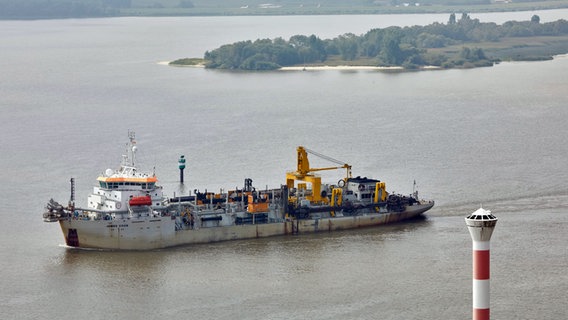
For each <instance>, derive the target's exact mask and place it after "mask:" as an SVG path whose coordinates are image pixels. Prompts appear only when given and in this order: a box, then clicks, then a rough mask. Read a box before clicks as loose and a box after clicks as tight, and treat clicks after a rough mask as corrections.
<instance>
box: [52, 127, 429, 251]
mask: <svg viewBox="0 0 568 320" xmlns="http://www.w3.org/2000/svg"><path fill="white" fill-rule="evenodd" d="M137 148H138V147H137V146H136V141H135V135H134V133H133V132H129V141H128V143H127V144H126V154H125V155H123V157H122V163H121V165H120V167H119V169H117V170H112V169H107V170H106V171H105V172H104V173H103V174H101V175H100V176H99V177H98V178H97V182H98V183H97V185H96V186H95V187H94V188H93V192H92V193H91V194H90V195H89V196H88V198H87V207H86V208H79V207H76V206H75V203H74V182H73V179H71V199H70V200H69V202H68V204H67V206H63V205H61V204H59V203H57V202H56V201H54V200H53V199H51V200H50V201H49V202H48V204H47V206H46V211H45V213H44V214H43V219H44V221H46V222H58V223H59V225H60V226H61V230H62V231H63V235H64V237H65V243H66V244H67V246H69V247H78V248H98V249H111V250H151V249H159V248H167V247H174V246H182V245H189V244H197V243H209V242H216V241H227V240H237V239H250V238H262V237H270V236H281V235H296V234H304V233H313V232H331V231H335V230H345V229H355V228H362V227H371V226H377V225H383V224H388V223H394V222H399V221H403V220H408V219H411V218H414V217H417V216H419V215H421V214H422V213H424V212H425V211H427V210H429V209H430V208H432V207H433V206H434V202H433V201H427V200H421V199H419V198H418V192H417V191H414V192H413V193H412V194H409V195H400V194H389V193H388V192H387V191H386V184H385V182H382V181H380V180H376V179H370V178H366V177H365V178H362V177H352V174H351V166H350V165H348V164H345V163H342V162H340V161H337V160H335V159H333V158H330V157H327V156H324V155H321V154H319V153H316V152H314V151H311V150H309V149H306V148H304V147H298V149H297V154H298V157H297V168H296V170H295V171H291V172H287V173H286V183H285V184H283V185H281V186H280V188H276V189H268V188H266V189H264V190H258V189H256V188H255V187H254V186H253V185H252V180H251V179H249V178H247V179H245V181H244V185H243V188H242V189H238V188H236V189H235V190H229V191H227V192H219V193H213V192H199V191H197V190H196V191H195V192H194V194H193V195H189V196H180V197H173V198H167V197H165V196H164V194H163V192H162V187H161V186H159V185H158V184H157V183H158V179H157V177H156V175H155V173H154V172H142V171H139V170H138V168H137V166H136V165H137V163H136V151H137ZM308 154H311V155H314V156H319V157H322V158H324V159H327V160H330V161H332V162H334V163H335V164H338V166H335V167H327V168H310V163H309V161H308ZM334 169H345V171H346V175H345V178H343V179H341V180H339V181H338V182H337V183H335V184H324V183H322V181H321V177H320V176H319V175H316V174H315V173H314V172H317V171H323V170H334Z"/></svg>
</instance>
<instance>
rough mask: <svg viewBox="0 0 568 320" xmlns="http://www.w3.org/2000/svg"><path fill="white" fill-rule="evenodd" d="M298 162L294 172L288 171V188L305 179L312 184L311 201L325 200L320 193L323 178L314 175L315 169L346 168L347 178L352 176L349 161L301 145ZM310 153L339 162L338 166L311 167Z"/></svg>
mask: <svg viewBox="0 0 568 320" xmlns="http://www.w3.org/2000/svg"><path fill="white" fill-rule="evenodd" d="M297 151H298V163H297V170H296V171H292V172H287V173H286V185H287V186H288V188H293V187H294V182H295V181H305V182H309V183H311V184H312V195H311V196H309V197H308V199H309V200H310V201H316V202H319V201H322V200H324V199H323V198H322V196H321V194H320V190H321V178H320V177H319V176H316V175H314V174H313V173H312V172H315V171H324V170H336V169H346V170H347V173H346V177H345V181H347V179H349V178H351V166H350V165H349V164H347V163H344V162H342V161H339V160H336V159H333V158H331V157H328V156H326V155H323V154H321V153H318V152H315V151H312V150H309V149H306V148H304V147H302V146H299V147H298V149H297ZM308 153H310V154H313V155H315V156H317V157H320V158H322V159H325V160H328V161H330V162H333V163H336V164H339V166H336V167H325V168H310V161H309V160H308Z"/></svg>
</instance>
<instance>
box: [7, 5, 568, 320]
mask: <svg viewBox="0 0 568 320" xmlns="http://www.w3.org/2000/svg"><path fill="white" fill-rule="evenodd" d="M533 14H534V12H524V13H511V14H485V15H479V16H475V15H472V16H473V17H474V18H476V17H479V18H480V20H482V21H495V22H503V21H507V20H513V19H515V20H527V19H530V17H531V16H532V15H533ZM537 14H538V15H539V16H540V17H541V21H551V20H556V19H559V18H565V17H566V16H568V11H566V10H554V11H543V12H537ZM446 20H447V17H446V15H423V16H422V15H420V16H348V17H332V16H328V17H231V18H219V17H216V18H156V19H148V18H121V19H85V20H73V19H70V20H53V21H1V22H0V35H1V39H2V41H1V42H0V57H1V58H2V59H0V70H1V71H2V72H1V74H0V120H1V121H2V126H0V135H1V136H2V143H1V149H0V150H1V152H2V156H1V157H0V168H2V171H3V174H2V178H3V183H2V184H1V185H0V194H2V195H4V196H3V201H2V202H1V203H0V214H1V217H2V219H3V221H4V223H2V224H1V225H0V241H2V246H0V267H1V268H2V272H3V275H2V277H1V278H0V285H1V287H2V288H3V290H2V292H1V293H0V298H1V299H0V310H2V314H3V318H6V319H22V318H24V319H48V318H49V319H72V318H77V317H82V318H92V319H108V318H111V317H114V318H121V319H155V318H165V317H170V318H188V317H192V318H206V319H239V318H243V319H377V318H379V319H468V318H470V310H471V253H470V250H471V249H470V246H471V241H470V238H469V234H468V232H467V230H466V228H465V223H464V221H463V217H464V216H465V215H467V214H469V213H471V212H472V211H474V210H476V209H477V208H478V207H479V206H480V205H483V206H484V207H485V208H487V209H490V210H492V211H493V213H494V214H495V215H497V216H498V218H499V223H498V225H497V229H496V231H495V233H494V237H493V242H492V279H491V280H492V283H491V299H492V306H491V311H492V315H493V317H494V318H495V319H564V318H566V317H567V311H566V308H565V301H564V300H565V296H566V292H567V291H568V276H567V275H566V272H565V270H566V267H567V266H568V251H567V246H566V243H567V240H568V237H567V236H566V227H567V226H568V218H567V211H568V187H567V184H566V181H568V169H567V168H566V157H567V156H568V145H567V144H566V143H565V139H566V136H567V130H566V121H567V120H568V109H566V92H567V89H568V85H567V84H566V80H565V73H566V72H565V71H566V70H568V58H567V57H566V56H560V57H557V58H556V59H555V60H553V61H546V62H534V63H503V64H500V65H498V66H495V67H493V68H482V69H474V70H447V71H432V72H410V73H384V72H376V71H325V72H266V73H241V72H220V71H211V70H204V69H194V68H173V67H168V66H164V65H161V64H159V63H158V62H160V61H167V60H172V59H176V58H180V57H186V56H190V57H194V56H202V55H203V52H204V51H206V50H211V49H214V48H216V47H218V46H219V45H221V44H224V43H228V42H233V41H239V40H248V39H256V38H263V37H269V38H273V37H277V36H282V37H284V38H288V37H289V36H291V35H294V34H310V33H315V34H317V35H318V36H320V37H322V38H329V37H335V36H337V35H339V34H342V33H346V32H353V33H356V34H360V33H364V32H366V31H368V30H369V29H371V28H373V27H385V26H388V25H393V24H396V25H412V24H428V23H431V22H434V21H438V22H445V21H446ZM129 129H130V130H134V131H136V133H137V137H138V145H139V147H140V153H139V161H140V163H141V165H142V166H144V167H145V168H148V169H151V168H153V167H155V168H156V171H157V174H158V177H159V178H160V181H161V183H162V185H164V188H165V191H166V193H168V194H169V195H173V193H174V192H176V193H178V194H179V193H180V192H184V193H185V192H188V191H189V190H193V189H195V188H200V189H205V188H208V189H209V190H217V189H219V188H231V187H235V186H241V185H242V183H243V180H244V178H247V177H250V178H252V179H253V180H254V183H255V185H256V186H257V187H264V186H266V185H269V186H278V185H279V184H281V183H282V182H283V180H284V175H285V172H286V171H287V170H291V169H293V167H294V165H295V148H296V146H298V145H305V146H306V147H308V148H311V149H314V150H317V151H319V152H321V153H323V154H326V155H329V156H332V157H334V158H337V159H340V160H342V161H345V162H348V163H349V164H351V165H353V168H354V174H355V175H363V176H369V177H374V178H379V179H381V180H384V181H387V187H388V188H389V189H390V190H394V191H397V192H403V193H410V192H411V191H412V184H413V181H414V180H416V181H417V184H418V187H419V189H420V192H421V196H423V197H426V198H432V199H435V200H436V202H437V205H436V207H435V208H434V209H433V210H431V211H430V212H429V213H428V214H427V218H426V219H425V220H422V221H415V222H412V223H405V224H400V225H393V226H386V227H384V228H377V229H370V230H361V231H357V232H339V233H334V234H320V235H310V236H300V237H285V238H273V239H259V240H252V241H236V242H230V243H218V244H210V245H200V246H189V247H182V248H175V249H169V250H159V251H152V252H126V253H124V252H104V251H103V252H101V251H77V250H69V249H66V248H64V247H62V246H61V244H62V243H63V237H62V235H61V232H60V230H59V228H58V226H57V225H55V224H46V223H43V222H42V220H41V213H42V211H43V206H44V204H45V202H46V201H47V200H48V199H49V198H51V197H53V198H55V199H57V200H60V201H65V200H66V199H68V197H69V192H68V180H69V178H70V177H75V178H76V180H77V203H78V204H79V205H83V204H84V203H85V201H86V197H87V194H88V192H90V190H91V187H92V184H93V182H94V181H95V179H96V176H97V174H98V173H100V172H102V171H103V170H104V169H106V168H109V167H112V168H114V167H115V166H116V165H117V164H118V161H119V160H120V154H121V153H122V146H123V142H124V140H125V139H126V133H127V130H129ZM180 154H185V155H186V157H187V158H188V159H189V164H188V170H186V186H184V187H180V186H179V185H178V183H177V180H176V179H177V174H178V172H177V159H178V157H179V155H180ZM310 160H311V161H312V165H313V166H329V165H330V164H329V163H327V162H325V161H323V160H319V159H317V158H310ZM341 173H342V172H337V173H334V172H329V173H326V174H325V175H324V180H326V181H330V182H335V181H337V180H338V179H339V178H340V176H341Z"/></svg>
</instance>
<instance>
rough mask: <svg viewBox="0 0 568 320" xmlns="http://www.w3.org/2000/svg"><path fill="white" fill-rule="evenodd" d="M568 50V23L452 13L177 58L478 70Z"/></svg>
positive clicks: (243, 65) (209, 62) (249, 65)
mask: <svg viewBox="0 0 568 320" xmlns="http://www.w3.org/2000/svg"><path fill="white" fill-rule="evenodd" d="M567 52H568V21H566V20H564V19H561V20H557V21H554V22H547V23H541V22H540V17H539V16H538V15H533V16H532V17H531V18H530V20H527V21H509V22H505V23H503V24H501V25H498V24H496V23H492V22H480V21H479V20H478V19H472V18H470V16H469V15H468V14H467V13H463V14H461V16H460V17H459V18H457V17H456V14H450V16H449V19H448V22H447V23H433V24H430V25H426V26H411V27H396V26H393V27H388V28H383V29H372V30H370V31H368V32H367V33H365V34H363V35H355V34H352V33H348V34H343V35H340V36H338V37H336V38H333V39H324V40H322V39H320V38H319V37H317V36H315V35H310V36H306V35H295V36H292V37H290V39H288V40H285V39H282V38H276V39H257V40H255V41H251V40H247V41H239V42H235V43H232V44H226V45H222V46H221V47H219V48H217V49H214V50H211V51H207V52H205V54H204V57H203V58H182V59H178V60H175V61H171V62H170V63H169V64H170V65H175V66H203V67H206V68H212V69H231V70H275V69H300V70H304V68H314V67H322V66H344V67H361V68H384V69H393V68H394V69H403V70H416V69H424V68H446V69H448V68H473V67H484V66H492V65H494V64H495V63H498V62H500V61H511V60H546V59H552V56H554V55H558V54H564V53H567Z"/></svg>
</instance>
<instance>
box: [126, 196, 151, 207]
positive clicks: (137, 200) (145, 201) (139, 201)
mask: <svg viewBox="0 0 568 320" xmlns="http://www.w3.org/2000/svg"><path fill="white" fill-rule="evenodd" d="M128 204H129V205H130V206H131V207H134V206H150V205H152V198H150V196H141V197H132V198H131V199H130V201H128Z"/></svg>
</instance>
